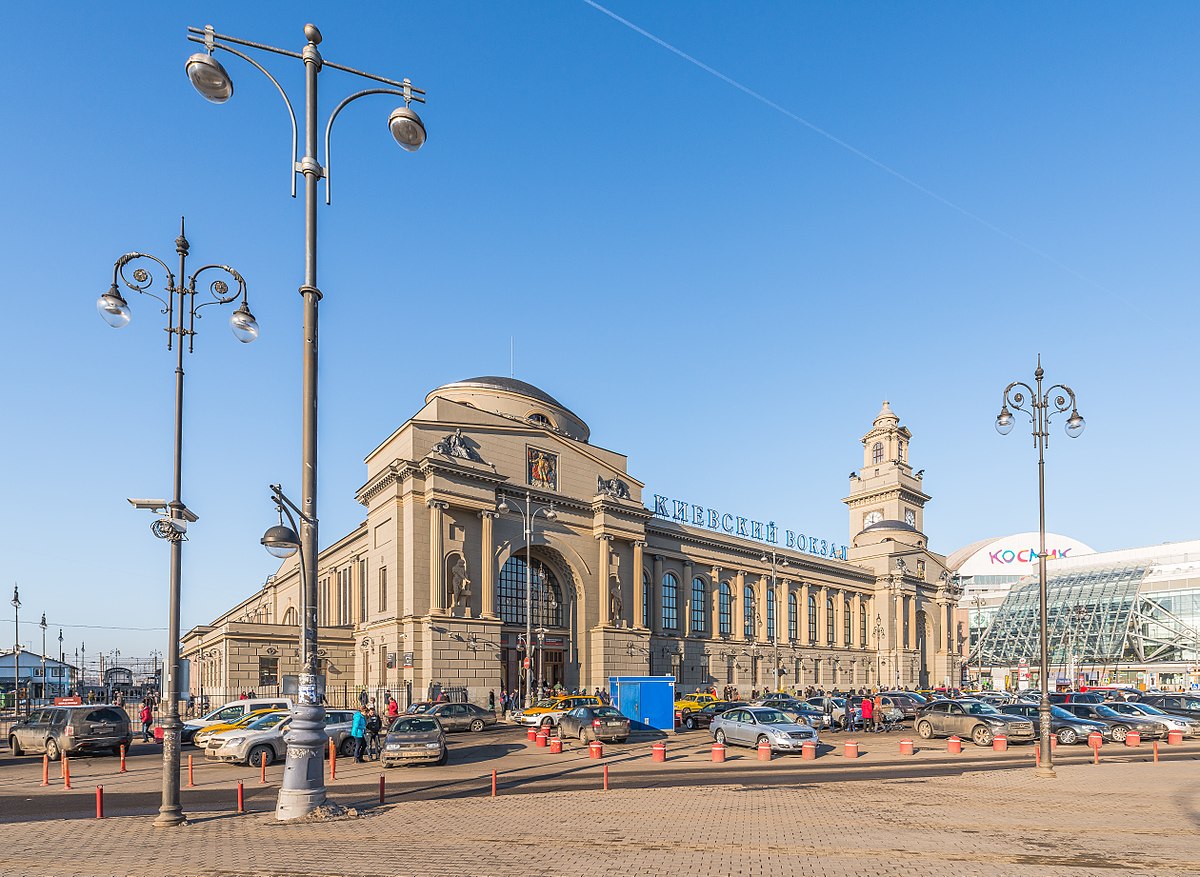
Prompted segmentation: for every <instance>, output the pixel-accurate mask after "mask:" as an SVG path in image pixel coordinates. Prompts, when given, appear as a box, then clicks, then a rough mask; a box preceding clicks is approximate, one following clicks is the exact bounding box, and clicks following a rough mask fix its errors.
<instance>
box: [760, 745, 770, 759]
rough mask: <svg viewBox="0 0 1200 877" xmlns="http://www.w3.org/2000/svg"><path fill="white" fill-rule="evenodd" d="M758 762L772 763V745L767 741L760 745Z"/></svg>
mask: <svg viewBox="0 0 1200 877" xmlns="http://www.w3.org/2000/svg"><path fill="white" fill-rule="evenodd" d="M758 760H759V761H770V760H771V744H770V743H768V742H767V741H766V740H764V741H762V742H761V743H759V744H758Z"/></svg>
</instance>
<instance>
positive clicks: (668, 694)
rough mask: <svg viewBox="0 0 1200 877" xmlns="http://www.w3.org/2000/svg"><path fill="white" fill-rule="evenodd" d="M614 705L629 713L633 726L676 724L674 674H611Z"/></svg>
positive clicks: (663, 727) (667, 727) (662, 727)
mask: <svg viewBox="0 0 1200 877" xmlns="http://www.w3.org/2000/svg"><path fill="white" fill-rule="evenodd" d="M608 690H609V693H610V694H611V695H612V703H613V706H614V707H616V708H617V709H618V710H620V711H621V712H622V713H623V714H624V715H626V716H628V717H629V720H630V723H631V724H632V727H633V729H634V730H645V729H647V728H656V729H658V730H659V731H670V730H672V729H673V728H674V727H675V677H674V676H609V677H608Z"/></svg>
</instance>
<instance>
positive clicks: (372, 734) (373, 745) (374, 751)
mask: <svg viewBox="0 0 1200 877" xmlns="http://www.w3.org/2000/svg"><path fill="white" fill-rule="evenodd" d="M382 730H383V721H382V720H381V719H380V718H379V716H378V715H376V714H375V710H374V709H372V708H371V707H367V723H366V732H367V734H366V740H367V746H366V749H367V757H368V758H369V759H371V760H372V761H377V760H378V759H379V732H380V731H382Z"/></svg>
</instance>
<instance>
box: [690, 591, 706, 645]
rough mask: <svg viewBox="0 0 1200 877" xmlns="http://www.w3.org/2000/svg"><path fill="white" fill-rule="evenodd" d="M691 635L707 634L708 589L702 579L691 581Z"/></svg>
mask: <svg viewBox="0 0 1200 877" xmlns="http://www.w3.org/2000/svg"><path fill="white" fill-rule="evenodd" d="M692 633H708V588H706V587H705V585H704V579H702V578H694V579H692Z"/></svg>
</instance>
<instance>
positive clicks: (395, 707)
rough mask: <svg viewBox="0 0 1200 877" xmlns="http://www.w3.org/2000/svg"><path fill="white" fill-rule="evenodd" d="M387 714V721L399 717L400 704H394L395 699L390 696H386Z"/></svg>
mask: <svg viewBox="0 0 1200 877" xmlns="http://www.w3.org/2000/svg"><path fill="white" fill-rule="evenodd" d="M387 714H388V718H389V719H394V718H396V716H398V715H400V704H398V703H396V698H395V696H394V695H392V694H389V695H388V707H387Z"/></svg>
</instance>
